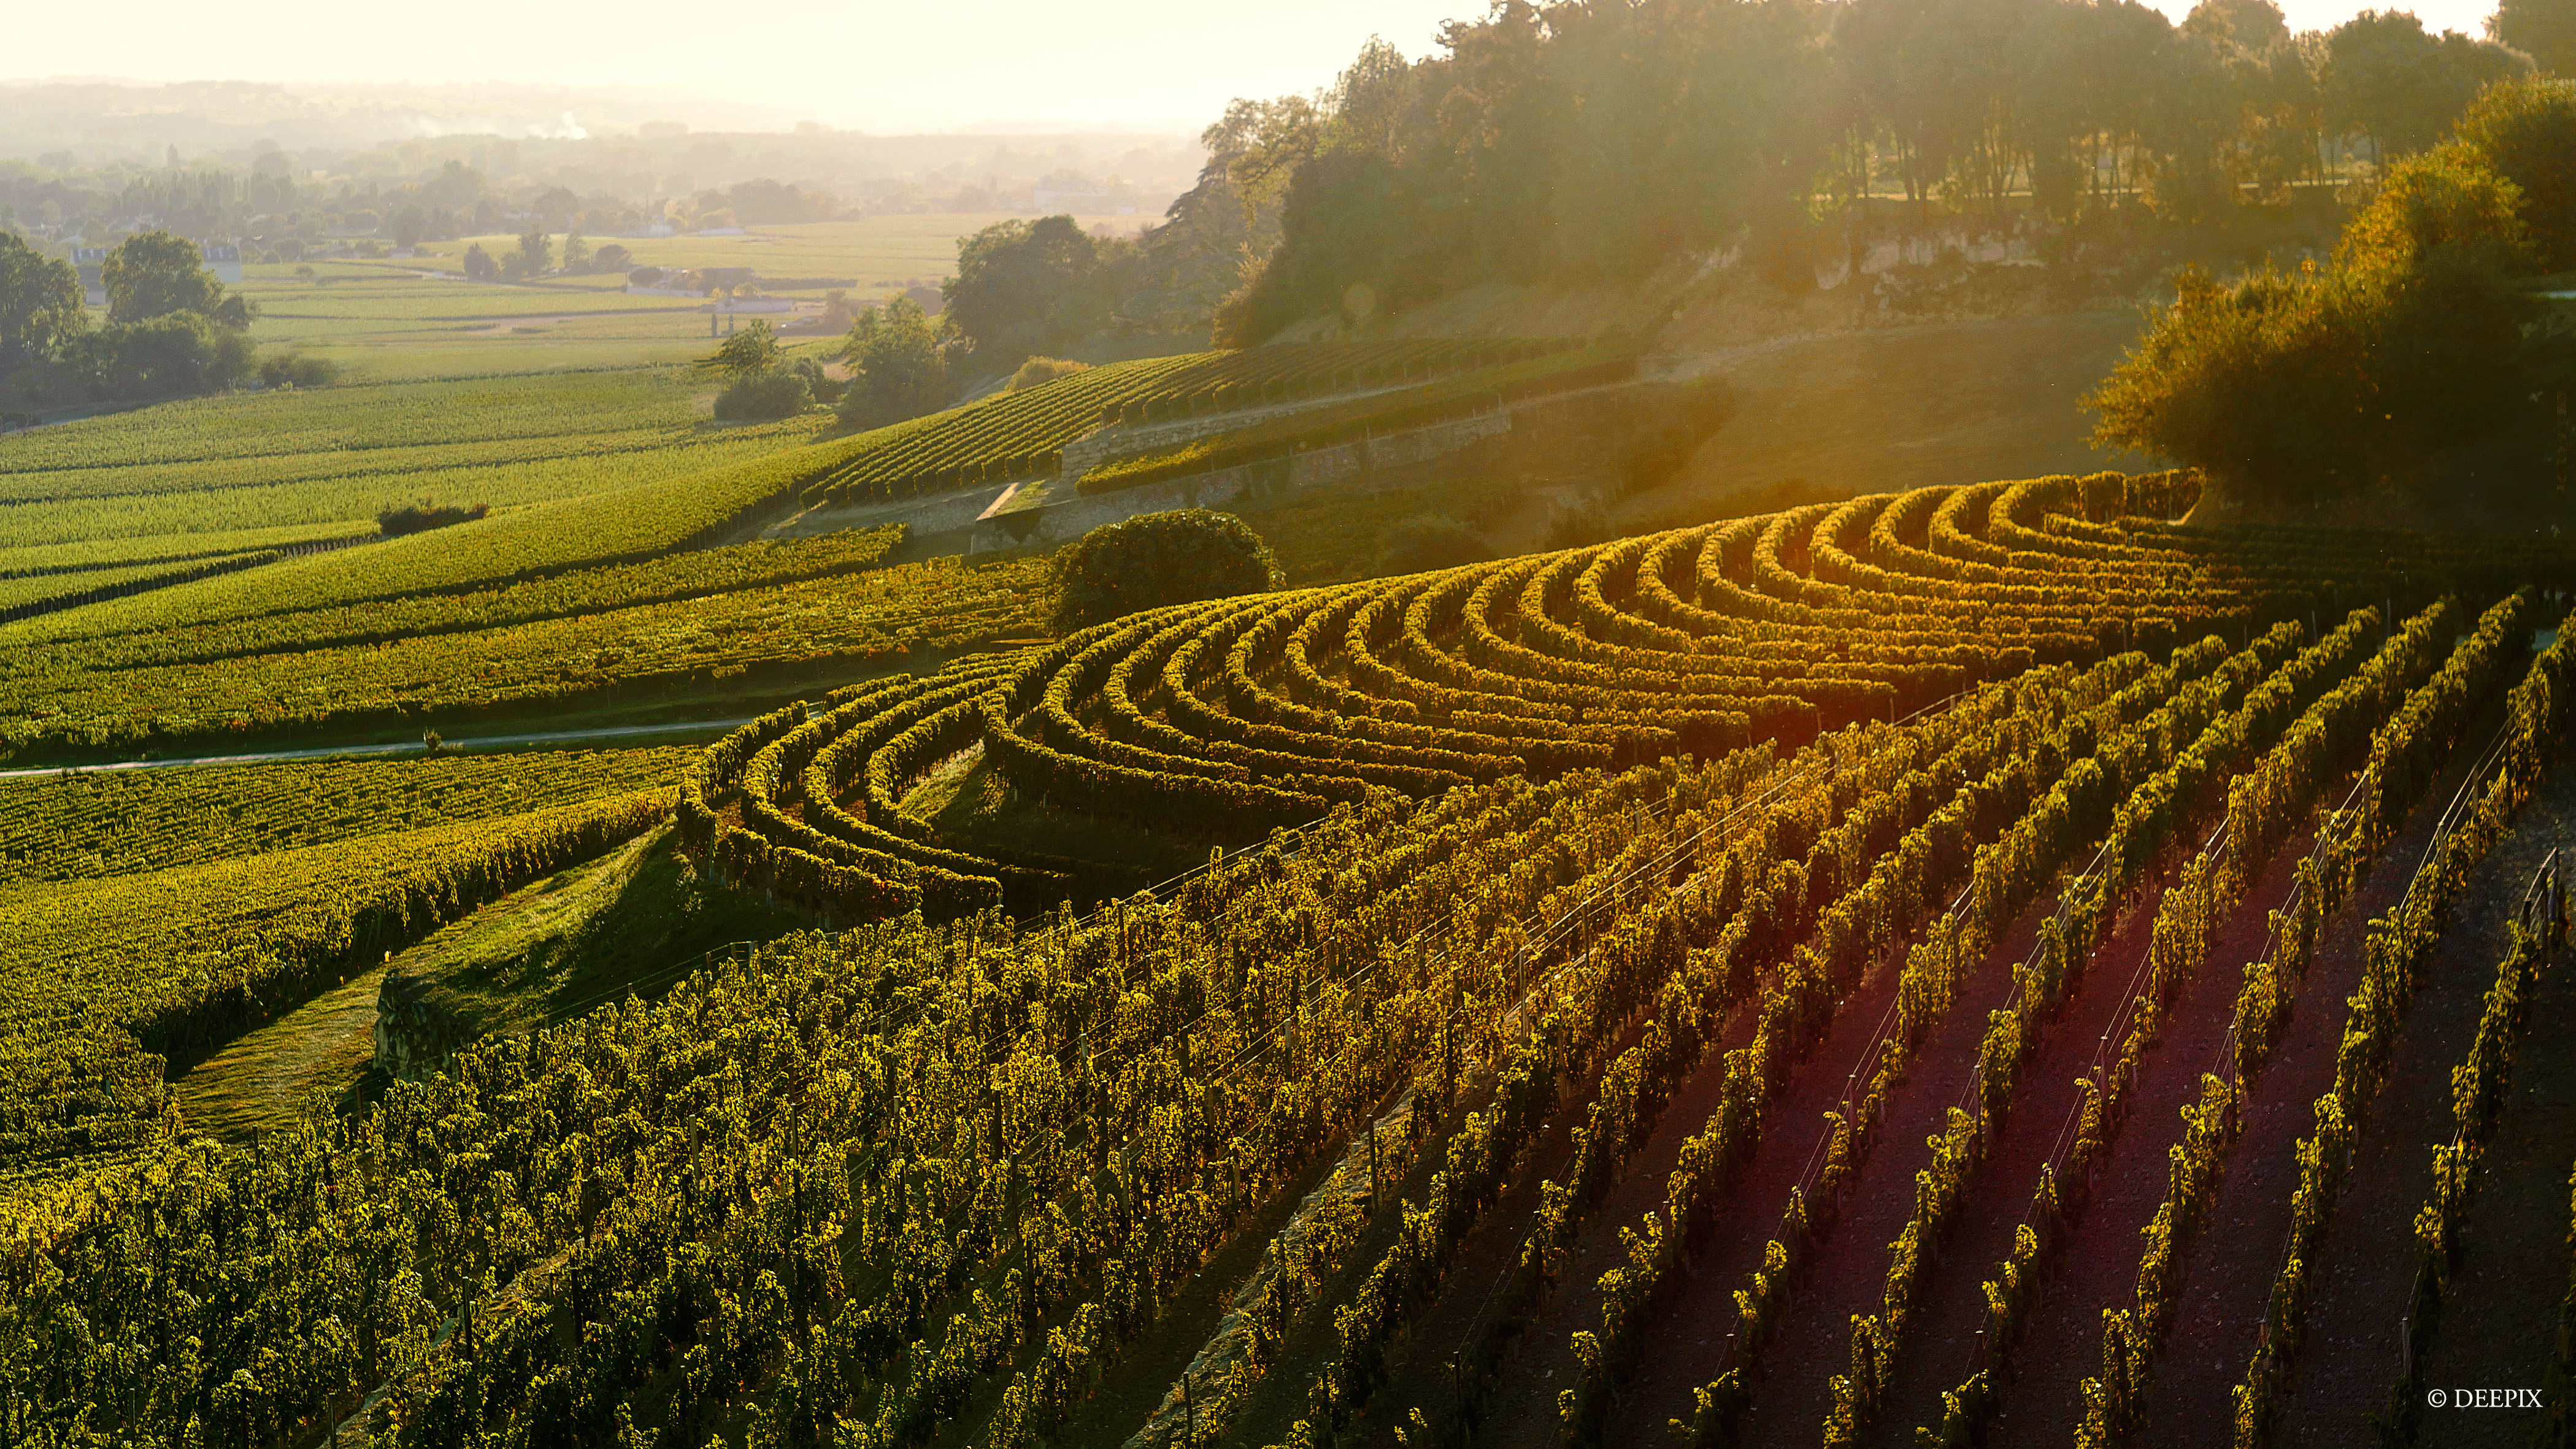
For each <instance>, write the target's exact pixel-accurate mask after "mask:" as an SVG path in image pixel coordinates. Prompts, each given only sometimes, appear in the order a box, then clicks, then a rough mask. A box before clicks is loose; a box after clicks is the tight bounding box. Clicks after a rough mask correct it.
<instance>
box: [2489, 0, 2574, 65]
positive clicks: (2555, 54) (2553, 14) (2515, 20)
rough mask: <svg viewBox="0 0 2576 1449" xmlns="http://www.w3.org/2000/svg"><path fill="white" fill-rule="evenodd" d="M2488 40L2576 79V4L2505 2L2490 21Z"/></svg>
mask: <svg viewBox="0 0 2576 1449" xmlns="http://www.w3.org/2000/svg"><path fill="white" fill-rule="evenodd" d="M2487 38H2488V39H2490V40H2496V41H2501V42H2503V43H2504V44H2506V45H2510V46H2512V47H2513V48H2514V49H2516V50H2519V51H2521V52H2522V53H2523V54H2525V55H2528V56H2530V57H2531V58H2532V59H2533V60H2535V61H2538V62H2539V63H2540V68H2541V69H2542V70H2545V71H2549V72H2551V73H2553V74H2556V75H2576V0H2502V3H2500V4H2498V5H2497V6H2496V12H2495V14H2493V15H2491V16H2488V17H2487Z"/></svg>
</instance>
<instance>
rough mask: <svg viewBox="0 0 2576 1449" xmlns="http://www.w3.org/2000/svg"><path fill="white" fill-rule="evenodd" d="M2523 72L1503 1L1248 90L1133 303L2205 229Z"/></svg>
mask: <svg viewBox="0 0 2576 1449" xmlns="http://www.w3.org/2000/svg"><path fill="white" fill-rule="evenodd" d="M2554 3H2576V0H2554ZM2529 64H2530V63H2529V61H2528V59H2527V58H2526V57H2524V56H2522V55H2521V54H2520V53H2518V52H2516V51H2513V50H2510V49H2508V48H2506V47H2504V46H2502V45H2498V44H2495V43H2492V42H2490V41H2485V40H2479V39H2475V38H2472V37H2469V36H2466V35H2461V34H2458V33H2455V32H2449V33H2443V34H2439V35H2436V34H2430V33H2428V32H2426V31H2425V29H2424V28H2423V26H2422V25H2421V24H2420V23H2418V22H2417V21H2416V20H2415V18H2414V17H2413V16H2411V15H2407V14H2404V13H2400V12H2393V11H2392V12H2385V13H2382V12H2376V11H2372V12H2364V13H2363V14H2361V15H2359V16H2356V17H2355V18H2354V19H2353V20H2351V21H2349V22H2347V23H2346V24H2344V25H2342V26H2340V27H2337V28H2336V29H2335V30H2334V31H2332V32H2330V33H2328V34H2326V35H2323V36H2319V35H2314V34H2309V35H2301V34H2294V33H2292V31H2291V30H2290V28H2289V26H2288V25H2287V23H2286V22H2285V21H2284V19H2283V17H2282V14H2281V11H2280V8H2279V7H2278V5H2276V4H2274V3H2273V0H2204V3H2202V4H2201V5H2199V6H2198V7H2197V8H2196V9H2194V10H2193V11H2192V12H2191V13H2190V14H2189V15H2188V16H2187V17H2186V18H2185V20H2184V21H2183V23H2181V24H2179V25H2177V24H2174V23H2173V22H2171V21H2168V20H2167V19H2166V18H2165V17H2164V16H2163V15H2161V14H2159V13H2158V12H2157V11H2155V10H2153V9H2150V8H2148V7H2147V6H2146V5H2144V4H2140V3H2138V0H1845V3H1841V4H1835V5H1814V4H1807V3H1801V0H1635V3H1627V4H1619V5H1601V6H1592V5H1577V4H1570V3H1569V4H1546V5H1540V4H1531V3H1526V0H1503V3H1498V4H1495V5H1493V6H1492V7H1491V8H1490V10H1489V12H1488V13H1487V14H1486V15H1485V16H1483V17H1482V18H1480V19H1475V20H1461V21H1454V22H1451V23H1450V24H1448V25H1446V26H1444V27H1442V29H1441V33H1440V46H1439V49H1438V50H1437V51H1435V52H1434V53H1432V54H1431V55H1429V56H1426V57H1424V58H1421V59H1418V60H1407V59H1406V58H1405V57H1404V56H1403V55H1402V54H1400V53H1398V52H1396V51H1395V50H1393V49H1392V48H1391V47H1388V46H1386V45H1384V44H1383V43H1382V42H1376V41H1372V42H1371V43H1370V45H1369V46H1368V47H1367V48H1365V49H1364V50H1363V51H1362V52H1361V54H1360V56H1359V57H1358V58H1357V59H1356V60H1354V62H1353V63H1352V65H1351V66H1350V68H1349V69H1347V70H1345V71H1344V72H1343V73H1342V75H1341V77H1340V78H1339V80H1338V81H1337V82H1336V84H1335V85H1334V86H1333V87H1331V88H1330V89H1329V90H1328V91H1326V92H1324V93H1322V94H1320V95H1319V96H1316V97H1312V98H1308V97H1286V98H1282V99H1280V100H1277V101H1237V102H1236V103H1235V104H1234V105H1233V106H1232V107H1230V108H1229V109H1228V111H1227V114H1226V117H1225V119H1224V120H1223V121H1222V122H1220V124H1219V125H1217V126H1214V127H1211V128H1210V129H1209V131H1208V133H1207V135H1206V137H1205V138H1203V139H1204V140H1205V142H1206V144H1207V147H1208V152H1209V162H1208V167H1207V169H1206V170H1204V171H1203V172H1202V173H1201V176H1200V181H1199V185H1198V186H1197V188H1195V189H1194V190H1193V191H1192V192H1191V193H1190V194H1189V195H1187V196H1184V197H1183V198H1181V200H1180V201H1178V202H1176V203H1175V204H1174V206H1173V208H1172V211H1171V214H1170V219H1169V221H1168V223H1167V224H1166V225H1165V226H1164V227H1162V228H1159V229H1157V230H1156V231H1155V232H1154V233H1152V234H1150V235H1148V236H1147V237H1146V238H1145V239H1144V240H1143V242H1142V243H1141V255H1140V258H1139V262H1138V266H1137V283H1136V288H1135V293H1136V295H1135V297H1134V298H1133V299H1132V300H1130V301H1129V302H1127V303H1126V304H1124V311H1125V314H1126V315H1130V316H1145V315H1169V314H1171V313H1174V312H1176V311H1177V310H1178V309H1179V308H1180V307H1182V306H1183V305H1190V304H1195V305H1204V303H1205V299H1206V298H1207V297H1208V296H1209V295H1210V294H1211V293H1213V292H1217V291H1219V290H1220V288H1219V287H1218V286H1217V285H1216V283H1217V282H1218V281H1219V280H1220V279H1224V278H1232V279H1235V285H1234V286H1233V287H1232V288H1231V289H1230V290H1227V291H1225V300H1223V301H1221V302H1219V303H1218V304H1217V307H1216V310H1215V314H1214V324H1213V327H1214V332H1215V335H1216V338H1217V340H1218V341H1219V342H1220V343H1221V344H1243V343H1249V342H1253V341H1258V340H1261V339H1263V338H1266V337H1269V336H1272V335H1275V334H1276V333H1277V332H1278V331H1279V330H1280V329H1281V328H1283V327H1286V326H1288V325H1289V324H1291V323H1294V322H1297V321H1299V320H1301V319H1305V318H1313V317H1326V318H1330V317H1335V316H1338V317H1340V318H1341V319H1342V320H1344V321H1346V322H1350V323H1354V324H1356V323H1361V322H1364V321H1366V320H1367V314H1368V313H1369V312H1383V311H1386V310H1389V309H1399V308H1403V307H1407V306H1411V305H1414V304H1417V303H1419V302H1422V301H1425V300H1428V299H1430V298H1431V297H1434V296H1437V295H1441V294H1443V293H1447V292H1450V291H1455V290H1457V289H1460V288H1463V287H1467V286H1473V285H1476V284H1479V283H1485V282H1503V283H1515V284H1518V283H1533V282H1547V283H1558V284H1564V283H1573V284H1591V283H1603V282H1607V283H1618V282H1622V281H1630V280H1634V279H1638V278H1641V277H1643V276H1645V275H1647V274H1649V273H1651V272H1652V271H1654V270H1655V269H1656V268H1658V267H1663V266H1667V265H1670V264H1673V263H1674V262H1676V261H1679V260H1683V259H1698V258H1705V257H1707V256H1709V255H1711V254H1713V253H1716V252H1719V251H1722V250H1724V249H1726V248H1729V247H1734V246H1737V245H1739V244H1740V243H1742V242H1743V241H1744V240H1745V239H1746V238H1747V237H1748V236H1750V237H1751V239H1752V240H1753V242H1754V244H1755V248H1756V250H1755V252H1754V253H1752V254H1749V255H1750V256H1751V259H1752V260H1755V261H1756V262H1757V263H1765V264H1766V269H1767V270H1770V271H1772V272H1773V273H1774V274H1775V275H1776V276H1777V277H1779V278H1780V279H1781V280H1783V281H1786V282H1790V283H1792V284H1793V285H1803V284H1798V283H1797V282H1796V277H1797V274H1798V272H1799V271H1800V270H1801V266H1802V264H1803V263H1804V262H1805V260H1806V258H1805V256H1804V254H1803V253H1802V252H1796V251H1795V249H1794V248H1789V249H1785V251H1784V253H1783V254H1782V255H1781V256H1780V257H1779V258H1778V259H1777V265H1776V266H1770V265H1768V264H1769V263H1770V262H1772V261H1773V258H1771V257H1769V256H1767V255H1766V254H1764V253H1763V252H1762V251H1761V247H1762V246H1763V245H1764V243H1765V240H1766V239H1776V238H1780V237H1784V236H1793V235H1795V234H1797V233H1799V232H1800V231H1801V230H1802V229H1804V228H1807V227H1810V226H1812V225H1813V224H1814V223H1815V222H1816V221H1817V220H1818V219H1820V218H1822V219H1831V218H1832V217H1834V216H1836V215H1848V214H1850V213H1851V212H1852V211H1853V210H1854V209H1855V208H1858V207H1861V206H1864V205H1867V204H1869V203H1867V202H1866V198H1867V197H1869V196H1872V195H1883V194H1884V193H1885V191H1886V190H1888V189H1890V188H1893V189H1896V190H1899V191H1901V192H1902V194H1903V195H1904V196H1905V197H1906V198H1907V199H1908V201H1909V202H1910V203H1911V204H1913V205H1915V206H1917V207H1919V208H1924V209H1927V210H1928V208H1930V207H1931V206H1933V205H1934V204H1936V203H1938V204H1945V205H1947V206H1949V207H1951V208H1954V209H1965V210H1971V211H1978V210H1983V211H1991V212H1994V213H1996V214H2001V213H2003V212H2006V211H2008V210H2015V209H2018V208H2019V207H2020V206H2022V205H2023V204H2024V202H2023V200H2022V198H2024V197H2025V196H2027V197H2029V198H2031V199H2032V200H2033V201H2034V202H2035V203H2036V204H2037V207H2038V208H2039V209H2041V210H2044V211H2046V212H2047V213H2049V214H2051V215H2054V216H2057V217H2059V218H2061V219H2072V218H2073V217H2075V216H2077V215H2079V214H2081V213H2083V212H2086V211H2092V210H2104V209H2114V208H2119V207H2125V206H2128V205H2130V204H2132V203H2133V202H2134V201H2138V200H2143V201H2144V202H2145V204H2146V205H2147V206H2148V207H2149V208H2150V209H2151V210H2152V211H2153V212H2154V214H2155V215H2157V216H2158V217H2160V218H2164V219H2167V220H2174V221H2182V222H2196V221H2200V220H2203V219H2206V218H2209V217H2211V216H2214V215H2216V214H2218V213H2220V212H2222V211H2223V210H2225V209H2228V208H2232V207H2234V206H2236V205H2238V204H2239V203H2240V200H2242V201H2265V200H2279V199H2281V198H2282V197H2284V196H2286V195H2287V194H2288V193H2287V190H2286V188H2287V187H2288V186H2289V185H2290V184H2291V183H2294V182H2301V181H2313V180H2316V179H2318V178H2319V177H2320V176H2321V174H2322V169H2323V166H2324V158H2326V157H2327V156H2329V155H2331V154H2334V153H2335V151H2336V150H2337V148H2338V146H2340V145H2344V144H2349V145H2350V146H2351V147H2353V148H2354V150H2355V152H2356V154H2357V155H2359V156H2360V157H2363V158H2376V159H2380V160H2383V161H2386V162H2392V163H2393V162H2394V161H2395V160H2397V159H2400V158H2403V157H2404V156H2407V155H2411V154H2415V153H2417V152H2420V151H2422V150H2423V149H2425V148H2427V147H2429V146H2431V145H2432V144H2434V143H2435V142H2436V141H2438V140H2439V139H2440V137H2441V135H2442V133H2443V131H2444V129H2445V127H2447V126H2448V125H2449V124H2450V123H2451V122H2452V121H2453V120H2454V119H2455V118H2456V117H2457V116H2458V115H2459V113H2460V111H2461V108H2462V107H2463V106H2465V105H2466V104H2467V103H2468V101H2469V99H2470V98H2471V97H2472V96H2474V95H2475V94H2476V93H2477V91H2478V89H2479V87H2481V86H2482V85H2485V84H2488V83H2490V82H2492V81H2495V80H2498V79H2502V78H2506V77H2509V76H2512V75H2516V74H2520V73H2523V72H2525V71H2527V70H2528V68H2529ZM1882 204H1883V203H1882ZM1792 253H1794V254H1792Z"/></svg>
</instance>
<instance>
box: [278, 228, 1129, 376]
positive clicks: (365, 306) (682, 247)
mask: <svg viewBox="0 0 2576 1449" xmlns="http://www.w3.org/2000/svg"><path fill="white" fill-rule="evenodd" d="M1009 219H1011V214H1010V213H1004V212H990V213H977V212H967V213H936V214H928V215H922V216H874V217H868V218H866V219H864V220H860V221H818V222H800V223H796V224H793V225H788V226H770V227H762V228H760V229H759V230H758V231H756V232H754V233H753V234H751V235H747V236H738V237H699V236H679V237H640V238H630V239H619V238H605V237H593V238H591V239H590V242H591V245H592V246H593V247H599V246H605V245H609V244H610V243H611V242H614V243H615V244H616V245H618V246H622V247H625V248H626V249H627V250H628V251H629V252H630V253H632V254H633V255H634V258H635V263H634V264H635V265H637V266H648V265H649V266H657V267H664V268H674V269H676V268H685V267H753V268H757V269H758V270H759V271H760V272H761V273H762V274H763V275H764V276H765V277H768V278H773V279H776V280H779V281H791V282H794V281H803V282H818V281H820V282H831V283H834V284H836V285H840V286H842V287H843V288H844V289H845V290H847V291H848V292H849V293H850V294H851V295H852V296H853V297H856V298H859V299H862V300H874V299H876V298H878V297H882V296H884V295H885V294H886V293H887V292H888V291H890V290H894V289H899V288H902V287H904V286H906V285H908V284H909V283H912V282H915V281H919V282H922V283H925V284H928V285H930V286H937V285H938V284H939V281H940V279H941V278H943V277H946V276H948V275H949V274H950V273H952V272H954V271H955V270H956V267H957V240H958V238H960V237H963V236H967V235H970V234H972V233H974V232H976V231H978V230H981V229H982V228H984V227H986V226H989V225H991V224H992V223H994V222H996V221H1005V220H1009ZM1075 219H1076V220H1077V221H1079V222H1080V223H1081V224H1082V225H1084V226H1085V227H1089V226H1093V225H1105V226H1109V227H1112V228H1114V229H1116V230H1118V231H1120V232H1132V231H1134V230H1135V229H1136V228H1137V227H1138V226H1139V225H1141V224H1143V223H1144V222H1147V221H1150V220H1152V218H1151V217H1145V216H1083V217H1077V218H1075ZM557 240H558V242H560V240H561V238H560V236H558V237H557ZM477 244H479V245H481V246H482V248H483V249H484V250H485V251H487V252H490V253H491V254H493V255H494V256H499V255H500V254H501V253H503V252H506V251H509V250H511V249H512V248H514V247H516V246H517V245H518V238H517V237H516V236H515V235H508V236H485V237H465V238H460V239H458V240H455V241H445V242H431V243H428V244H426V246H425V247H424V248H423V249H422V254H421V255H419V256H417V257H407V258H402V259H399V260H397V259H394V258H383V259H377V260H368V259H349V260H338V261H320V262H305V263H294V262H279V263H273V264H272V263H253V264H251V265H249V266H247V267H245V268H244V269H243V282H242V290H243V291H245V292H247V293H248V294H249V295H250V297H251V299H252V300H254V301H256V302H258V303H259V305H260V309H261V316H260V319H259V321H258V323H257V324H256V325H255V326H254V327H253V328H252V331H251V335H252V337H253V338H254V339H256V340H257V341H259V342H261V343H264V344H270V345H275V346H283V347H292V348H296V349H299V350H301V351H305V352H309V353H312V354H313V355H315V356H318V357H324V358H328V359H330V360H332V361H334V362H337V363H340V364H341V365H342V366H344V367H346V368H348V369H349V370H350V373H351V375H352V376H354V377H359V378H365V379H370V380H378V381H392V380H399V379H412V378H430V377H462V376H473V375H478V374H489V373H496V372H531V371H539V370H548V369H557V368H585V367H622V366H631V365H634V364H638V363H665V362H679V361H684V360H686V359H689V358H693V357H697V356H701V355H703V354H704V353H705V351H706V346H707V340H708V336H709V333H708V323H709V322H710V320H711V319H710V317H709V316H708V315H707V313H706V312H704V311H703V310H702V309H703V308H704V307H705V305H706V304H705V303H704V302H702V301H700V300H698V299H696V298H694V297H651V296H637V295H631V294H629V293H627V292H626V291H625V283H626V279H625V275H624V274H623V273H622V272H620V273H606V274H592V275H583V276H566V277H546V278H543V279H541V280H538V281H534V282H526V283H501V282H467V281H463V280H460V279H454V278H449V279H441V278H437V277H432V276H427V275H424V274H425V273H433V272H445V273H457V272H461V271H462V270H463V267H464V258H465V249H466V248H467V247H469V246H473V245H477ZM299 270H308V271H309V272H310V273H311V274H310V275H308V276H299V275H298V272H299ZM766 290H768V291H770V292H772V293H774V294H776V295H779V296H787V297H794V298H798V299H800V300H804V301H819V300H821V299H822V297H823V294H824V293H825V291H827V290H829V288H827V287H824V286H804V287H776V286H771V287H768V288H767V289H766ZM816 345H819V344H816Z"/></svg>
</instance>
